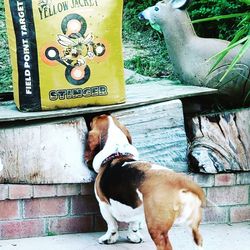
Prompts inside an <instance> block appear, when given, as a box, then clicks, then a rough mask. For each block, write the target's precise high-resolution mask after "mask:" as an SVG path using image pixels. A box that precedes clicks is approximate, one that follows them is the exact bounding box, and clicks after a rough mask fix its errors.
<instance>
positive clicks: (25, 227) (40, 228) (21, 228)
mask: <svg viewBox="0 0 250 250" xmlns="http://www.w3.org/2000/svg"><path fill="white" fill-rule="evenodd" d="M0 228H1V231H2V236H1V237H2V239H16V238H24V237H33V236H44V228H45V227H44V221H43V220H26V221H8V222H0Z"/></svg>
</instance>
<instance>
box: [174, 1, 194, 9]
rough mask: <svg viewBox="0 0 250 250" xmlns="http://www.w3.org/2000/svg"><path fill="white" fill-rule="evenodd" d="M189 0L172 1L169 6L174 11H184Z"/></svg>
mask: <svg viewBox="0 0 250 250" xmlns="http://www.w3.org/2000/svg"><path fill="white" fill-rule="evenodd" d="M189 2H190V0H172V1H171V4H172V7H173V8H174V9H184V8H185V7H186V6H187V5H188V4H189Z"/></svg>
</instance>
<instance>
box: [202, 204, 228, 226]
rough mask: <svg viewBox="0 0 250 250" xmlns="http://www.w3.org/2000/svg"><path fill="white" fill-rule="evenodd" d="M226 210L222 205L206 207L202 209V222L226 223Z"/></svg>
mask: <svg viewBox="0 0 250 250" xmlns="http://www.w3.org/2000/svg"><path fill="white" fill-rule="evenodd" d="M227 222H228V211H227V208H223V207H206V208H204V209H203V216H202V223H227Z"/></svg>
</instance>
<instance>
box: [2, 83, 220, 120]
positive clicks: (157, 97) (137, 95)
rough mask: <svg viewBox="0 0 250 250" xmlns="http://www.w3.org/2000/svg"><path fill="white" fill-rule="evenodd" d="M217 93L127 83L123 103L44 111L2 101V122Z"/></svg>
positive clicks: (116, 108) (193, 87) (191, 87)
mask: <svg viewBox="0 0 250 250" xmlns="http://www.w3.org/2000/svg"><path fill="white" fill-rule="evenodd" d="M215 93H217V90H215V89H209V88H202V87H196V86H184V85H176V84H173V83H172V82H171V81H166V80H162V81H152V82H148V83H147V84H132V85H127V101H126V103H123V104H116V105H109V106H96V107H84V108H72V109H62V110H55V111H43V112H27V113H25V112H20V111H18V110H17V109H16V106H15V104H14V103H13V102H2V103H1V102H0V122H7V121H18V120H19V121H20V120H23V121H25V120H37V119H46V118H47V119H48V118H55V117H67V116H74V115H82V114H89V113H97V112H105V111H111V110H121V109H126V108H132V107H138V106H144V105H149V104H153V103H159V102H163V101H169V100H174V99H179V98H184V97H193V96H200V95H210V94H215Z"/></svg>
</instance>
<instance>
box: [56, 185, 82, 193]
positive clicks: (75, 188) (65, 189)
mask: <svg viewBox="0 0 250 250" xmlns="http://www.w3.org/2000/svg"><path fill="white" fill-rule="evenodd" d="M80 193H81V186H80V185H79V184H64V185H58V186H57V196H71V195H79V194H80Z"/></svg>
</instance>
